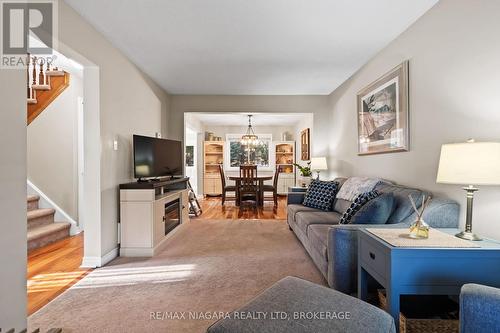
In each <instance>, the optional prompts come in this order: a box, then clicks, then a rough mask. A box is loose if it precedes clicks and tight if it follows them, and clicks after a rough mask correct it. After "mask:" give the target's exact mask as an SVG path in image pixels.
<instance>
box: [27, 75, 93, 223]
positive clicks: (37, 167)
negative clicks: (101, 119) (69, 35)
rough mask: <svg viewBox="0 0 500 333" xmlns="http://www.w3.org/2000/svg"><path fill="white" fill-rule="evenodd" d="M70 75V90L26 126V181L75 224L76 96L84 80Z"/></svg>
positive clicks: (76, 190)
mask: <svg viewBox="0 0 500 333" xmlns="http://www.w3.org/2000/svg"><path fill="white" fill-rule="evenodd" d="M64 69H65V70H66V71H68V69H66V68H64ZM70 75H71V77H70V85H69V87H68V88H66V90H64V91H63V92H62V94H61V95H59V96H58V97H57V98H56V99H55V100H54V101H53V102H52V103H51V104H50V105H49V106H48V107H47V108H46V109H45V110H44V111H43V112H42V113H41V114H40V115H39V116H38V117H37V118H36V119H35V120H34V121H33V122H32V123H31V124H30V125H29V126H28V143H27V147H28V151H27V152H28V154H27V157H28V179H29V180H30V181H31V182H32V183H33V184H34V185H35V186H36V187H38V188H39V189H40V190H41V191H42V192H43V193H44V194H46V195H47V196H48V197H49V198H50V199H51V200H52V201H53V202H54V203H55V204H57V205H58V206H59V207H60V208H61V209H62V210H63V211H65V212H66V213H67V214H68V215H69V216H70V217H71V218H73V219H74V220H75V221H78V136H77V135H78V97H83V81H82V77H81V76H79V75H77V74H76V73H74V72H71V71H70Z"/></svg>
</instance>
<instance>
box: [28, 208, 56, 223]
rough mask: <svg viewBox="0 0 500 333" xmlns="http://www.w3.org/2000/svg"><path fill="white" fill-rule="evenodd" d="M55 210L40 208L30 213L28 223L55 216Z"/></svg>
mask: <svg viewBox="0 0 500 333" xmlns="http://www.w3.org/2000/svg"><path fill="white" fill-rule="evenodd" d="M55 212H56V211H55V209H52V208H39V209H35V210H31V211H29V212H28V221H30V220H34V219H37V218H40V217H45V216H49V215H53V214H54V213H55Z"/></svg>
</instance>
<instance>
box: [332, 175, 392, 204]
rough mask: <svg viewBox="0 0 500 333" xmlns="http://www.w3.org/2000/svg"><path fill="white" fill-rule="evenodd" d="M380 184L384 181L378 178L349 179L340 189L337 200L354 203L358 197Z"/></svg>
mask: <svg viewBox="0 0 500 333" xmlns="http://www.w3.org/2000/svg"><path fill="white" fill-rule="evenodd" d="M382 182H385V181H384V180H382V179H380V178H368V177H351V178H349V179H347V180H346V181H345V183H344V185H342V187H341V188H340V190H339V193H337V199H344V200H348V201H354V199H355V198H356V197H357V196H358V195H360V194H363V193H366V192H370V191H373V190H374V188H375V186H377V185H378V184H380V183H382Z"/></svg>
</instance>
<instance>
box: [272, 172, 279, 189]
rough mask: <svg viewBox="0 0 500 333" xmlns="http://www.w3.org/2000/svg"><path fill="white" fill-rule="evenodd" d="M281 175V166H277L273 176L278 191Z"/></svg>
mask: <svg viewBox="0 0 500 333" xmlns="http://www.w3.org/2000/svg"><path fill="white" fill-rule="evenodd" d="M279 176H280V167H279V166H277V167H276V171H275V172H274V178H273V187H274V190H275V191H277V189H278V177H279Z"/></svg>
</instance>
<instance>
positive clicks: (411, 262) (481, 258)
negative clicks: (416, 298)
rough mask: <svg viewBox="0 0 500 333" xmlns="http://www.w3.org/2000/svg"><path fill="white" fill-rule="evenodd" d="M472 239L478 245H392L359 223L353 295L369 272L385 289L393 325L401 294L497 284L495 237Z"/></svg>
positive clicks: (499, 252) (499, 246)
mask: <svg viewBox="0 0 500 333" xmlns="http://www.w3.org/2000/svg"><path fill="white" fill-rule="evenodd" d="M401 230H404V232H406V233H407V232H408V230H407V229H401ZM439 230H440V231H443V232H446V233H449V234H455V233H457V232H458V229H439ZM474 244H475V245H479V246H480V247H478V248H416V247H413V248H412V247H394V246H392V245H391V244H389V243H387V242H385V241H384V240H382V239H380V238H379V237H377V236H375V235H373V234H372V233H370V232H368V231H366V230H363V229H362V230H360V232H359V239H358V297H359V298H360V299H362V300H365V301H366V299H367V291H368V290H367V289H368V275H370V276H371V277H373V278H374V279H375V280H376V281H377V282H378V283H380V284H381V285H382V286H383V287H384V288H385V289H386V294H387V309H388V312H389V314H390V315H391V316H392V317H393V318H394V322H395V323H396V328H398V329H399V306H400V304H399V302H400V296H401V295H459V294H460V288H461V287H462V286H463V285H464V284H466V283H478V284H484V285H488V286H492V287H500V243H499V242H496V241H493V240H483V241H479V242H474Z"/></svg>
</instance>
